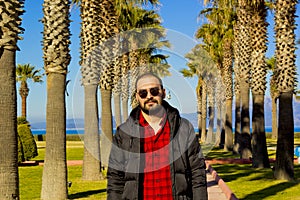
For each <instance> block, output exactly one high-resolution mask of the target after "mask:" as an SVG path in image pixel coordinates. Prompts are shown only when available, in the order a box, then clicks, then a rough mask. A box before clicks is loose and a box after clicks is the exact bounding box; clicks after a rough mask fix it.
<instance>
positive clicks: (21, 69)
mask: <svg viewBox="0 0 300 200" xmlns="http://www.w3.org/2000/svg"><path fill="white" fill-rule="evenodd" d="M34 68H35V67H34V66H31V65H30V64H24V65H21V64H18V65H17V69H16V76H17V82H20V83H21V86H20V89H19V94H20V96H21V98H22V117H26V116H27V96H28V94H29V88H28V84H27V81H28V80H32V81H33V82H34V83H41V82H43V80H42V77H43V76H42V75H41V74H40V73H39V72H40V71H41V70H40V69H38V70H34Z"/></svg>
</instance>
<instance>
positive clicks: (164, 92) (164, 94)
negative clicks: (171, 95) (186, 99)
mask: <svg viewBox="0 0 300 200" xmlns="http://www.w3.org/2000/svg"><path fill="white" fill-rule="evenodd" d="M165 97H166V90H165V89H163V94H162V98H163V99H164V98H165Z"/></svg>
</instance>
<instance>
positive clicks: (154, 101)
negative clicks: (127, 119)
mask: <svg viewBox="0 0 300 200" xmlns="http://www.w3.org/2000/svg"><path fill="white" fill-rule="evenodd" d="M164 97H165V90H164V89H162V88H161V85H160V83H159V80H157V78H156V77H153V76H146V77H143V78H141V79H140V80H139V81H138V82H137V93H136V99H137V100H138V102H139V104H140V106H141V108H142V110H143V111H144V112H145V113H147V114H149V112H150V111H152V110H153V111H154V110H155V109H157V108H159V107H161V106H159V105H161V104H162V101H163V99H164Z"/></svg>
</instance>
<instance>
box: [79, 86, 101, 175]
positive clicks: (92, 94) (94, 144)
mask: <svg viewBox="0 0 300 200" xmlns="http://www.w3.org/2000/svg"><path fill="white" fill-rule="evenodd" d="M97 91H98V85H94V84H91V85H85V86H84V96H85V97H84V98H85V104H84V156H83V166H82V179H83V180H101V179H103V176H102V172H101V162H100V161H101V159H100V137H99V116H98V100H97Z"/></svg>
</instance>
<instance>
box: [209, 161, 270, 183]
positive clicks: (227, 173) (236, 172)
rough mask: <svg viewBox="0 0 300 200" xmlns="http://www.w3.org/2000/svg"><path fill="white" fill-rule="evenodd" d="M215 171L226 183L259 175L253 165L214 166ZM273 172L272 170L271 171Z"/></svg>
mask: <svg viewBox="0 0 300 200" xmlns="http://www.w3.org/2000/svg"><path fill="white" fill-rule="evenodd" d="M213 168H214V170H216V172H217V173H218V174H219V176H220V177H221V178H222V179H223V180H224V181H225V182H231V181H234V180H237V179H239V178H242V177H246V176H250V175H251V174H254V173H258V172H257V171H256V170H255V169H254V168H252V166H251V164H242V165H236V164H229V165H222V164H221V165H213ZM270 171H271V169H270Z"/></svg>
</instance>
